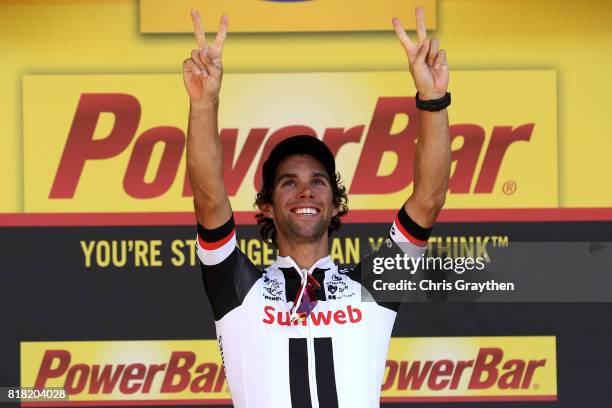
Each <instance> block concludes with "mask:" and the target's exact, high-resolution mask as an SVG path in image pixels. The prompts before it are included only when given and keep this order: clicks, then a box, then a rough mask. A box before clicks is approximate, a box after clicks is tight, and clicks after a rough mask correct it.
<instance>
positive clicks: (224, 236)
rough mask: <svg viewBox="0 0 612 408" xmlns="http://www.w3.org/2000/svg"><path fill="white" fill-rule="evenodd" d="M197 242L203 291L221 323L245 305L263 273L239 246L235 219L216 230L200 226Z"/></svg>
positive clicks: (216, 318)
mask: <svg viewBox="0 0 612 408" xmlns="http://www.w3.org/2000/svg"><path fill="white" fill-rule="evenodd" d="M196 242H197V253H198V259H199V260H200V266H201V269H202V279H203V281H204V288H205V289H206V293H207V294H208V299H209V300H210V304H211V306H212V309H213V314H214V317H215V320H216V321H219V320H221V318H223V316H225V315H226V314H227V313H229V312H231V311H232V310H233V309H235V308H237V307H238V306H240V305H241V304H242V302H243V300H244V298H245V297H246V296H247V294H248V293H249V291H250V290H251V288H252V287H253V285H254V284H255V282H257V280H258V279H259V278H260V277H261V274H262V272H261V271H260V270H259V269H258V268H257V267H256V266H255V265H253V263H252V262H251V261H250V259H249V258H248V257H247V256H246V255H245V254H244V253H243V252H242V251H240V249H239V248H238V247H237V246H236V226H235V224H234V218H233V217H232V218H230V219H229V220H228V221H227V222H226V223H225V224H223V225H222V226H220V227H219V228H215V229H213V230H208V229H206V228H204V227H203V226H202V225H200V224H198V235H197V240H196Z"/></svg>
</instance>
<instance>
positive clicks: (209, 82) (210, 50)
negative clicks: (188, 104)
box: [183, 10, 228, 102]
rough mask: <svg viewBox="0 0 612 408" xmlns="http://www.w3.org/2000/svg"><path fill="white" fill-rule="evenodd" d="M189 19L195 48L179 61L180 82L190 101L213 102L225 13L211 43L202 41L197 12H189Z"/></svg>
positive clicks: (217, 87)
mask: <svg viewBox="0 0 612 408" xmlns="http://www.w3.org/2000/svg"><path fill="white" fill-rule="evenodd" d="M191 19H192V20H193V31H194V34H195V37H196V41H197V43H198V48H197V49H195V50H192V51H191V58H187V59H186V60H185V61H183V82H184V83H185V88H186V89H187V93H188V94H189V98H190V99H191V101H192V102H194V101H203V100H207V101H213V102H217V101H218V99H219V90H220V89H221V78H222V77H223V64H222V63H221V55H222V52H223V43H224V42H225V37H226V36H227V26H228V17H227V14H223V16H222V17H221V21H220V22H219V30H217V37H216V38H215V42H214V44H208V43H207V42H206V36H205V34H204V29H203V28H202V21H201V19H200V14H199V13H198V12H197V10H192V11H191Z"/></svg>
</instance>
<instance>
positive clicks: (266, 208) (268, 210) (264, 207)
mask: <svg viewBox="0 0 612 408" xmlns="http://www.w3.org/2000/svg"><path fill="white" fill-rule="evenodd" d="M259 210H260V211H261V213H262V214H263V215H264V216H265V217H267V218H271V219H274V207H273V206H272V204H269V203H268V204H261V205H260V206H259Z"/></svg>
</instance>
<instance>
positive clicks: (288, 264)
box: [272, 255, 334, 275]
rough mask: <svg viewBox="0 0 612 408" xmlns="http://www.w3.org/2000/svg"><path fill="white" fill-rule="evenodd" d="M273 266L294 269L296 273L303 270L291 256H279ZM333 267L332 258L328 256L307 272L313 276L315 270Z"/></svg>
mask: <svg viewBox="0 0 612 408" xmlns="http://www.w3.org/2000/svg"><path fill="white" fill-rule="evenodd" d="M272 266H273V267H275V268H277V269H281V268H283V269H285V268H293V269H295V270H296V271H299V272H302V269H301V268H300V267H299V266H298V264H297V263H296V262H295V261H294V260H293V258H291V257H290V256H277V257H276V261H275V262H274V264H273V265H272ZM333 266H334V263H333V262H332V260H331V257H330V256H329V255H327V256H326V257H323V258H321V259H319V260H318V261H317V262H315V263H314V264H313V265H312V266H311V267H310V268H309V269H308V270H307V272H308V273H310V274H312V273H313V272H314V270H315V269H321V270H326V269H330V268H332V267H333ZM300 275H302V273H300Z"/></svg>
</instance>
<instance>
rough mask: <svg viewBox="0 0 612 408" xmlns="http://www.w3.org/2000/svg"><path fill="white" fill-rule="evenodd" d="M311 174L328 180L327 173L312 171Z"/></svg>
mask: <svg viewBox="0 0 612 408" xmlns="http://www.w3.org/2000/svg"><path fill="white" fill-rule="evenodd" d="M312 175H313V177H323V178H324V179H325V180H327V181H329V180H330V178H329V174H327V173H319V172H318V171H317V172H314V173H313V174H312Z"/></svg>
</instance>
